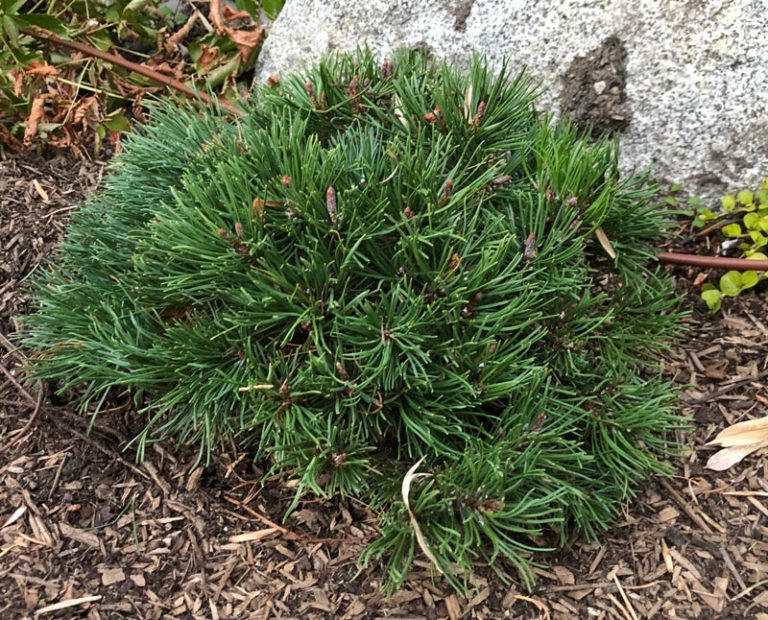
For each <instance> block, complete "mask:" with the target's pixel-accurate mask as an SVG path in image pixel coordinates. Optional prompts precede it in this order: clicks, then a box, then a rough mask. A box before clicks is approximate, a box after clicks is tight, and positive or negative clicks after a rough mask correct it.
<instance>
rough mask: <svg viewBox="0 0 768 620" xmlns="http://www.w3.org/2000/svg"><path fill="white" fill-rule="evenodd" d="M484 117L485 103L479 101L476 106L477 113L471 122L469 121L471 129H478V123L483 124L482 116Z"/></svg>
mask: <svg viewBox="0 0 768 620" xmlns="http://www.w3.org/2000/svg"><path fill="white" fill-rule="evenodd" d="M484 115H485V101H481V102H480V103H478V104H477V112H476V113H475V115H474V116H473V117H472V120H470V121H469V124H470V125H472V126H473V127H479V126H480V123H482V122H483V116H484Z"/></svg>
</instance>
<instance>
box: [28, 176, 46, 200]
mask: <svg viewBox="0 0 768 620" xmlns="http://www.w3.org/2000/svg"><path fill="white" fill-rule="evenodd" d="M32 187H34V188H35V191H36V192H37V195H38V196H40V198H42V200H43V202H44V203H46V204H48V203H49V202H50V198H48V192H46V191H45V190H44V189H43V186H42V185H40V181H38V180H37V179H32Z"/></svg>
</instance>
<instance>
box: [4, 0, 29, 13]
mask: <svg viewBox="0 0 768 620" xmlns="http://www.w3.org/2000/svg"><path fill="white" fill-rule="evenodd" d="M24 1H25V0H0V10H2V11H3V13H5V14H6V15H14V14H16V13H18V12H19V9H20V8H21V7H22V6H24Z"/></svg>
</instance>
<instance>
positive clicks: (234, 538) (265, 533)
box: [229, 527, 280, 543]
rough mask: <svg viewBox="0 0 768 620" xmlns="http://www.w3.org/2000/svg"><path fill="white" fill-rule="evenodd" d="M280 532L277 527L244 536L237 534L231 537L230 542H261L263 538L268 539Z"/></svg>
mask: <svg viewBox="0 0 768 620" xmlns="http://www.w3.org/2000/svg"><path fill="white" fill-rule="evenodd" d="M279 531H280V530H278V529H277V528H276V527H268V528H265V529H263V530H256V531H255V532H244V533H242V534H235V535H234V536H230V537H229V542H231V543H242V542H253V541H255V540H261V539H262V538H267V536H272V534H275V533H276V532H279Z"/></svg>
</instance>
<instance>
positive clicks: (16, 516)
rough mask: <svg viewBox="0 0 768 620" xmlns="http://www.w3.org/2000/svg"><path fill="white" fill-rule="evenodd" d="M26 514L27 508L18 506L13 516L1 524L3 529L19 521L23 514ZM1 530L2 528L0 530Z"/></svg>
mask: <svg viewBox="0 0 768 620" xmlns="http://www.w3.org/2000/svg"><path fill="white" fill-rule="evenodd" d="M25 512H27V507H26V506H24V505H21V506H19V507H18V508H17V509H16V510H14V511H13V514H12V515H11V516H10V517H8V519H7V520H6V521H5V523H3V527H8V526H9V525H13V524H14V523H16V521H18V520H19V519H21V517H23V516H24V513H25ZM0 529H2V528H0Z"/></svg>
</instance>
